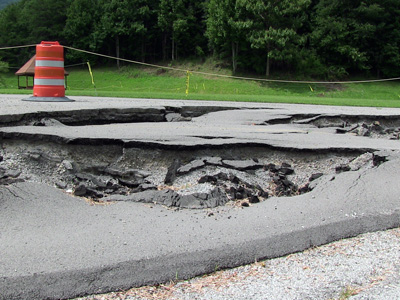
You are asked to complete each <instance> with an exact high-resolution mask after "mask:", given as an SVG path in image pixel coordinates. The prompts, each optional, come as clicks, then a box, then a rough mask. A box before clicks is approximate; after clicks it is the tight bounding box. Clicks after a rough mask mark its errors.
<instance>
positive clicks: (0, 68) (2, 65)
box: [0, 57, 8, 86]
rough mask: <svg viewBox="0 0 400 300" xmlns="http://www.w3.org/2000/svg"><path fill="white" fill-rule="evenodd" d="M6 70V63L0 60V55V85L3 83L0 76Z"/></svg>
mask: <svg viewBox="0 0 400 300" xmlns="http://www.w3.org/2000/svg"><path fill="white" fill-rule="evenodd" d="M7 72H8V63H6V62H4V61H1V57H0V86H2V85H4V79H3V77H2V73H7Z"/></svg>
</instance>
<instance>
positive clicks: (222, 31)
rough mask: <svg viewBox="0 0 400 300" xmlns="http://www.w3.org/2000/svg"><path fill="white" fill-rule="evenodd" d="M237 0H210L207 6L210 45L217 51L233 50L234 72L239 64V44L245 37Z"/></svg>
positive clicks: (207, 32) (207, 34) (207, 33)
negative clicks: (237, 8)
mask: <svg viewBox="0 0 400 300" xmlns="http://www.w3.org/2000/svg"><path fill="white" fill-rule="evenodd" d="M235 4H236V0H210V1H209V2H208V7H207V12H208V14H207V31H206V36H207V37H208V39H209V43H210V46H211V47H212V48H213V49H214V50H215V51H221V50H224V49H229V48H230V50H231V57H232V72H233V74H235V73H236V70H237V65H238V54H239V44H240V42H241V41H243V40H245V38H244V30H243V29H244V27H245V25H244V24H243V21H241V20H240V19H239V15H238V11H237V10H236V8H235Z"/></svg>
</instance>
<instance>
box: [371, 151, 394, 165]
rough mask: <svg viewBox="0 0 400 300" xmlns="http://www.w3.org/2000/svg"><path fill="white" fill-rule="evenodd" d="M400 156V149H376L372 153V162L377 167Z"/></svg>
mask: <svg viewBox="0 0 400 300" xmlns="http://www.w3.org/2000/svg"><path fill="white" fill-rule="evenodd" d="M399 157H400V151H399V150H380V151H375V152H374V153H373V155H372V163H373V165H374V166H375V167H377V166H379V165H380V164H382V163H384V162H386V161H388V160H391V159H397V158H399Z"/></svg>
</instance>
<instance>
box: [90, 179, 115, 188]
mask: <svg viewBox="0 0 400 300" xmlns="http://www.w3.org/2000/svg"><path fill="white" fill-rule="evenodd" d="M91 181H92V183H93V184H94V185H95V186H96V187H97V188H100V189H106V188H109V189H110V188H115V189H117V188H118V186H116V185H115V183H113V178H112V177H109V176H93V178H92V180H91Z"/></svg>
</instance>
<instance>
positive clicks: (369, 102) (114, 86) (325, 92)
mask: <svg viewBox="0 0 400 300" xmlns="http://www.w3.org/2000/svg"><path fill="white" fill-rule="evenodd" d="M179 67H180V68H186V67H187V68H190V69H196V70H199V71H204V70H203V69H201V66H199V65H184V66H183V67H182V65H180V66H179ZM67 71H68V72H69V73H70V75H69V76H68V81H67V82H68V86H67V91H66V95H67V96H79V95H82V96H104V97H106V96H109V97H132V98H165V99H198V100H221V101H251V102H280V103H283V102H284V103H307V104H326V105H353V106H376V107H400V82H398V81H394V82H382V83H356V84H297V83H268V82H261V81H251V80H239V79H228V78H219V77H211V76H204V75H198V74H191V75H190V80H189V85H187V79H188V78H187V74H186V73H185V72H177V71H162V70H160V69H154V68H143V67H137V66H126V67H123V68H121V69H120V70H118V69H116V68H94V69H93V76H94V82H95V86H93V84H92V80H91V77H90V73H89V71H88V68H87V67H85V66H81V67H74V68H67ZM205 71H206V72H209V73H218V74H227V73H229V72H228V71H227V70H221V69H212V68H207V69H206V70H205ZM1 78H2V79H1V81H0V93H3V94H6V93H12V94H16V93H24V94H31V93H32V91H31V90H30V91H29V90H28V91H25V90H18V89H17V78H16V76H15V75H14V74H13V73H7V74H2V75H1ZM187 87H188V94H186V92H187Z"/></svg>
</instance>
